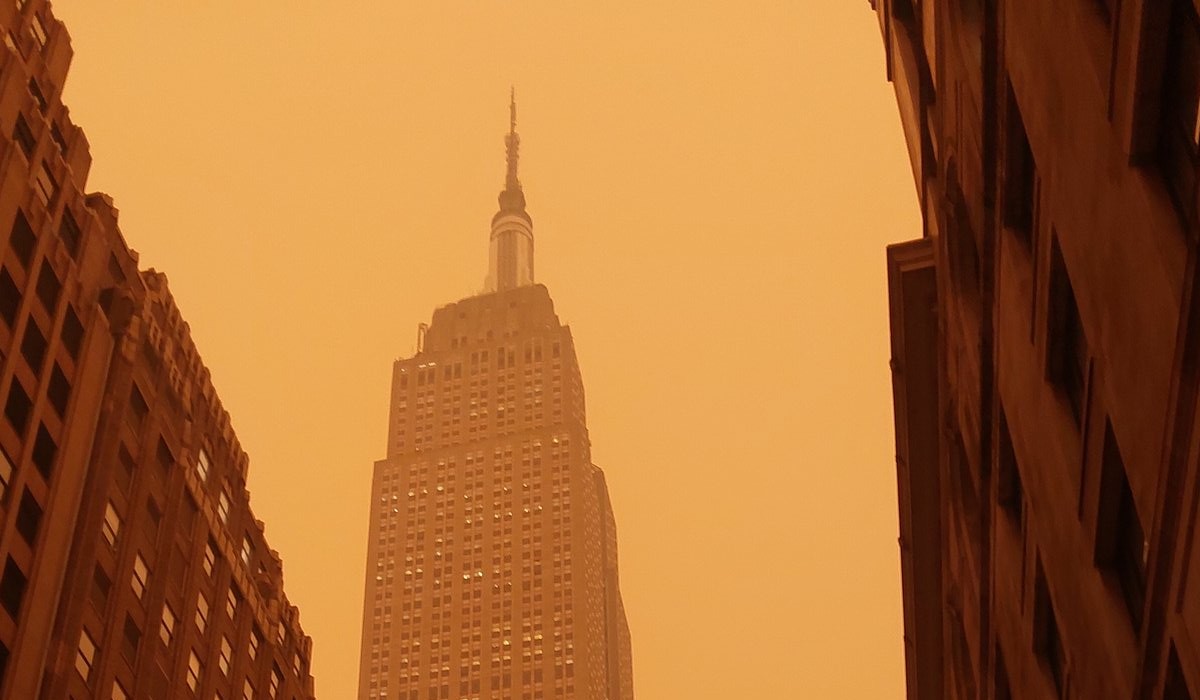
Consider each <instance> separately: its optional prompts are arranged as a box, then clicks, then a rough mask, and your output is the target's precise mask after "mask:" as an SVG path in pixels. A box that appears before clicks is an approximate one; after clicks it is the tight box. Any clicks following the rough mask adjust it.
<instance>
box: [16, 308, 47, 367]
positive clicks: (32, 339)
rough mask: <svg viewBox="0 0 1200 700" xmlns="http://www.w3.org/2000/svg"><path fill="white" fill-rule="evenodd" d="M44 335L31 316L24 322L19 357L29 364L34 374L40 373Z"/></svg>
mask: <svg viewBox="0 0 1200 700" xmlns="http://www.w3.org/2000/svg"><path fill="white" fill-rule="evenodd" d="M46 346H47V343H46V336H44V335H42V331H41V329H39V328H38V327H37V323H35V322H34V320H33V319H32V318H30V319H29V322H28V323H26V324H25V337H24V338H22V339H21V357H24V358H25V362H27V363H28V364H29V368H30V369H32V370H33V373H34V374H41V373H42V360H45V359H46Z"/></svg>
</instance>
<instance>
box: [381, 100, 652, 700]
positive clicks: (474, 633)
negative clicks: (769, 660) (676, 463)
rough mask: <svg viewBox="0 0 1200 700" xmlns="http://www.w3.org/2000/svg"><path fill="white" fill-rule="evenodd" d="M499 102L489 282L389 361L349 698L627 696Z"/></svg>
mask: <svg viewBox="0 0 1200 700" xmlns="http://www.w3.org/2000/svg"><path fill="white" fill-rule="evenodd" d="M512 109H513V123H512V129H511V130H510V132H509V135H508V174H507V182H506V186H505V189H504V191H503V192H501V194H500V210H499V212H497V214H496V216H495V217H494V218H493V220H492V231H491V246H490V251H491V255H490V265H489V271H488V276H487V281H486V283H485V287H486V291H485V292H484V293H482V294H480V295H478V296H473V297H470V298H467V299H463V300H461V301H458V302H455V303H453V304H449V305H446V306H443V307H441V308H439V309H437V310H436V311H435V312H434V314H433V322H432V323H431V324H430V325H429V326H425V325H424V324H422V326H421V330H420V340H419V343H418V348H417V353H416V355H415V356H413V357H410V358H403V359H399V360H397V361H396V362H395V365H394V367H393V375H392V387H391V416H390V420H389V422H388V442H387V450H388V452H387V457H386V458H385V459H383V460H380V461H378V462H376V463H375V471H374V478H373V480H372V491H371V496H372V499H371V525H370V531H371V535H370V540H369V544H368V554H367V572H366V596H365V600H364V604H363V631H362V657H361V661H360V670H359V697H360V698H364V699H369V700H376V699H380V698H393V699H395V698H399V699H401V700H437V699H439V698H440V699H442V700H446V699H448V698H460V699H468V698H469V699H471V700H480V699H481V698H487V699H490V700H542V699H547V700H548V699H550V698H563V699H566V700H572V699H575V700H632V698H633V659H632V651H631V645H630V636H629V626H628V625H627V624H626V619H625V610H624V607H623V605H622V602H621V594H620V590H619V588H618V583H617V551H616V525H615V521H614V519H613V514H612V508H611V505H610V502H609V500H608V489H607V487H606V486H605V482H604V477H603V474H602V472H601V471H600V469H599V468H598V467H596V466H595V465H594V464H592V461H591V454H590V441H589V438H588V431H587V422H586V414H585V411H584V400H583V380H582V378H581V376H580V372H579V365H578V363H577V361H576V358H575V349H574V342H573V339H572V337H571V331H570V328H568V327H567V326H565V325H563V324H562V323H561V322H560V321H559V318H558V316H557V314H556V313H555V311H554V304H553V302H552V301H551V300H550V294H549V292H548V291H547V290H546V287H544V286H543V285H540V284H536V283H535V282H534V279H533V220H532V218H531V217H530V216H529V214H528V213H527V212H526V211H525V195H524V193H523V191H522V189H521V185H520V183H519V182H518V180H517V147H518V138H517V134H516V131H515V127H516V107H515V105H514V106H513V108H512Z"/></svg>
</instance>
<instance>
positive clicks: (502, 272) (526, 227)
mask: <svg viewBox="0 0 1200 700" xmlns="http://www.w3.org/2000/svg"><path fill="white" fill-rule="evenodd" d="M520 149H521V137H520V136H518V135H517V91H516V88H513V89H512V91H511V92H510V93H509V101H508V134H507V135H506V136H505V137H504V152H505V156H506V157H505V161H506V162H505V166H506V167H505V173H504V189H503V190H501V191H500V198H499V199H500V211H498V212H496V215H495V216H493V217H492V235H491V242H490V245H489V248H490V250H489V252H488V276H487V280H486V281H485V282H484V287H485V288H486V289H487V290H488V291H489V292H498V291H502V290H505V289H512V288H514V287H522V286H525V285H529V284H533V219H532V218H531V217H530V216H529V212H527V211H525V192H524V191H522V190H521V181H520V180H519V179H517V159H518V156H519V151H520Z"/></svg>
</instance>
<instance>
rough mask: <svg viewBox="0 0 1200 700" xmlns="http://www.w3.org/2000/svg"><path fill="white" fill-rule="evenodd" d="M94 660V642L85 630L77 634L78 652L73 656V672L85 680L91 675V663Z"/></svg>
mask: <svg viewBox="0 0 1200 700" xmlns="http://www.w3.org/2000/svg"><path fill="white" fill-rule="evenodd" d="M95 660H96V642H95V641H93V640H92V636H91V635H90V634H88V631H87V630H86V629H84V630H81V631H80V632H79V650H78V652H77V653H76V654H75V670H76V671H78V672H79V675H80V676H83V680H85V681H86V680H87V679H88V676H89V675H90V674H91V673H92V662H93V661H95Z"/></svg>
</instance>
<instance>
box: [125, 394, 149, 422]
mask: <svg viewBox="0 0 1200 700" xmlns="http://www.w3.org/2000/svg"><path fill="white" fill-rule="evenodd" d="M149 413H150V404H148V403H146V397H145V396H142V392H141V391H140V390H138V388H137V387H136V386H134V387H133V389H132V390H131V391H130V392H129V417H130V419H131V420H132V422H133V424H134V425H135V426H141V424H142V423H143V422H144V421H145V420H146V416H147V415H148V414H149Z"/></svg>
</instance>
